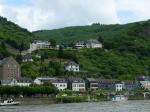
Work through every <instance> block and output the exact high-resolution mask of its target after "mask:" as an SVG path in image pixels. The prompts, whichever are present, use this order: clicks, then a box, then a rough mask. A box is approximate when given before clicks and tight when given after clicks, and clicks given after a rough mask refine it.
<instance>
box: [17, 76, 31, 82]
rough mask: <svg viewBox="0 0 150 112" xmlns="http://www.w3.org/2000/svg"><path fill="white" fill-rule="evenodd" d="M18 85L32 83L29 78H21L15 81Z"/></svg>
mask: <svg viewBox="0 0 150 112" xmlns="http://www.w3.org/2000/svg"><path fill="white" fill-rule="evenodd" d="M16 80H17V82H18V83H33V80H32V79H31V78H26V77H21V78H17V79H16Z"/></svg>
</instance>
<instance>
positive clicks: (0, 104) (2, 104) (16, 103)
mask: <svg viewBox="0 0 150 112" xmlns="http://www.w3.org/2000/svg"><path fill="white" fill-rule="evenodd" d="M19 104H20V103H19V102H13V103H0V106H13V105H19Z"/></svg>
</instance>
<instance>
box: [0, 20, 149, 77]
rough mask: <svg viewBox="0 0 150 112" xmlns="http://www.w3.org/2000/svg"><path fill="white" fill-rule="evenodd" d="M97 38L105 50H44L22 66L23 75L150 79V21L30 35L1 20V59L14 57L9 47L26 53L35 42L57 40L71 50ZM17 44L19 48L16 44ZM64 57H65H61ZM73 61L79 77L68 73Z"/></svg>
mask: <svg viewBox="0 0 150 112" xmlns="http://www.w3.org/2000/svg"><path fill="white" fill-rule="evenodd" d="M91 38H96V39H98V40H99V41H100V42H102V43H103V48H102V49H82V50H67V49H61V50H60V49H59V50H40V51H36V52H34V53H33V54H32V55H33V56H35V55H37V54H39V55H41V56H42V59H41V60H38V59H36V58H35V61H34V62H30V63H22V64H21V65H22V75H24V76H28V77H32V78H35V77H36V76H38V75H49V76H67V75H76V76H78V75H79V76H83V77H87V76H88V77H106V78H118V79H134V78H135V76H136V75H150V20H148V21H142V22H135V23H129V24H124V25H119V24H115V25H103V24H99V23H96V24H92V25H88V26H76V27H66V28H61V29H54V30H42V31H36V32H32V33H30V32H28V31H27V30H25V29H22V28H20V27H19V26H18V25H16V24H14V23H12V22H9V21H7V19H5V18H2V17H1V18H0V41H1V42H0V46H1V47H0V56H1V57H7V56H9V55H13V56H15V57H16V54H13V52H12V51H10V50H8V49H9V47H8V46H9V45H10V46H11V47H13V48H15V49H16V50H19V51H22V50H24V49H27V48H28V47H29V43H30V42H31V40H33V39H43V40H52V39H53V40H55V41H56V43H57V44H65V45H68V46H71V45H72V44H73V43H74V42H76V41H79V40H87V39H91ZM14 42H15V44H13V43H14ZM60 54H61V55H60ZM69 60H73V61H75V62H77V63H79V65H80V72H79V73H68V72H66V71H64V63H65V62H67V61H69Z"/></svg>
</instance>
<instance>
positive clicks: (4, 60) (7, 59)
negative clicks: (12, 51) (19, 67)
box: [0, 56, 18, 66]
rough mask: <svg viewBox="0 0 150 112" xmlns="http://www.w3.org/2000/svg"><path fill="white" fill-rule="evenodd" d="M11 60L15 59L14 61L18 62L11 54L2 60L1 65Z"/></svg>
mask: <svg viewBox="0 0 150 112" xmlns="http://www.w3.org/2000/svg"><path fill="white" fill-rule="evenodd" d="M9 60H13V61H14V62H16V60H15V59H14V58H13V57H11V56H10V57H7V58H4V59H3V60H0V66H2V65H3V64H6V63H7V62H8V61H9ZM16 63H17V62H16ZM17 64H18V63H17Z"/></svg>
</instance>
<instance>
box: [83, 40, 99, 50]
mask: <svg viewBox="0 0 150 112" xmlns="http://www.w3.org/2000/svg"><path fill="white" fill-rule="evenodd" d="M86 48H102V44H101V43H100V42H99V41H98V40H96V39H89V40H87V41H86Z"/></svg>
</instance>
